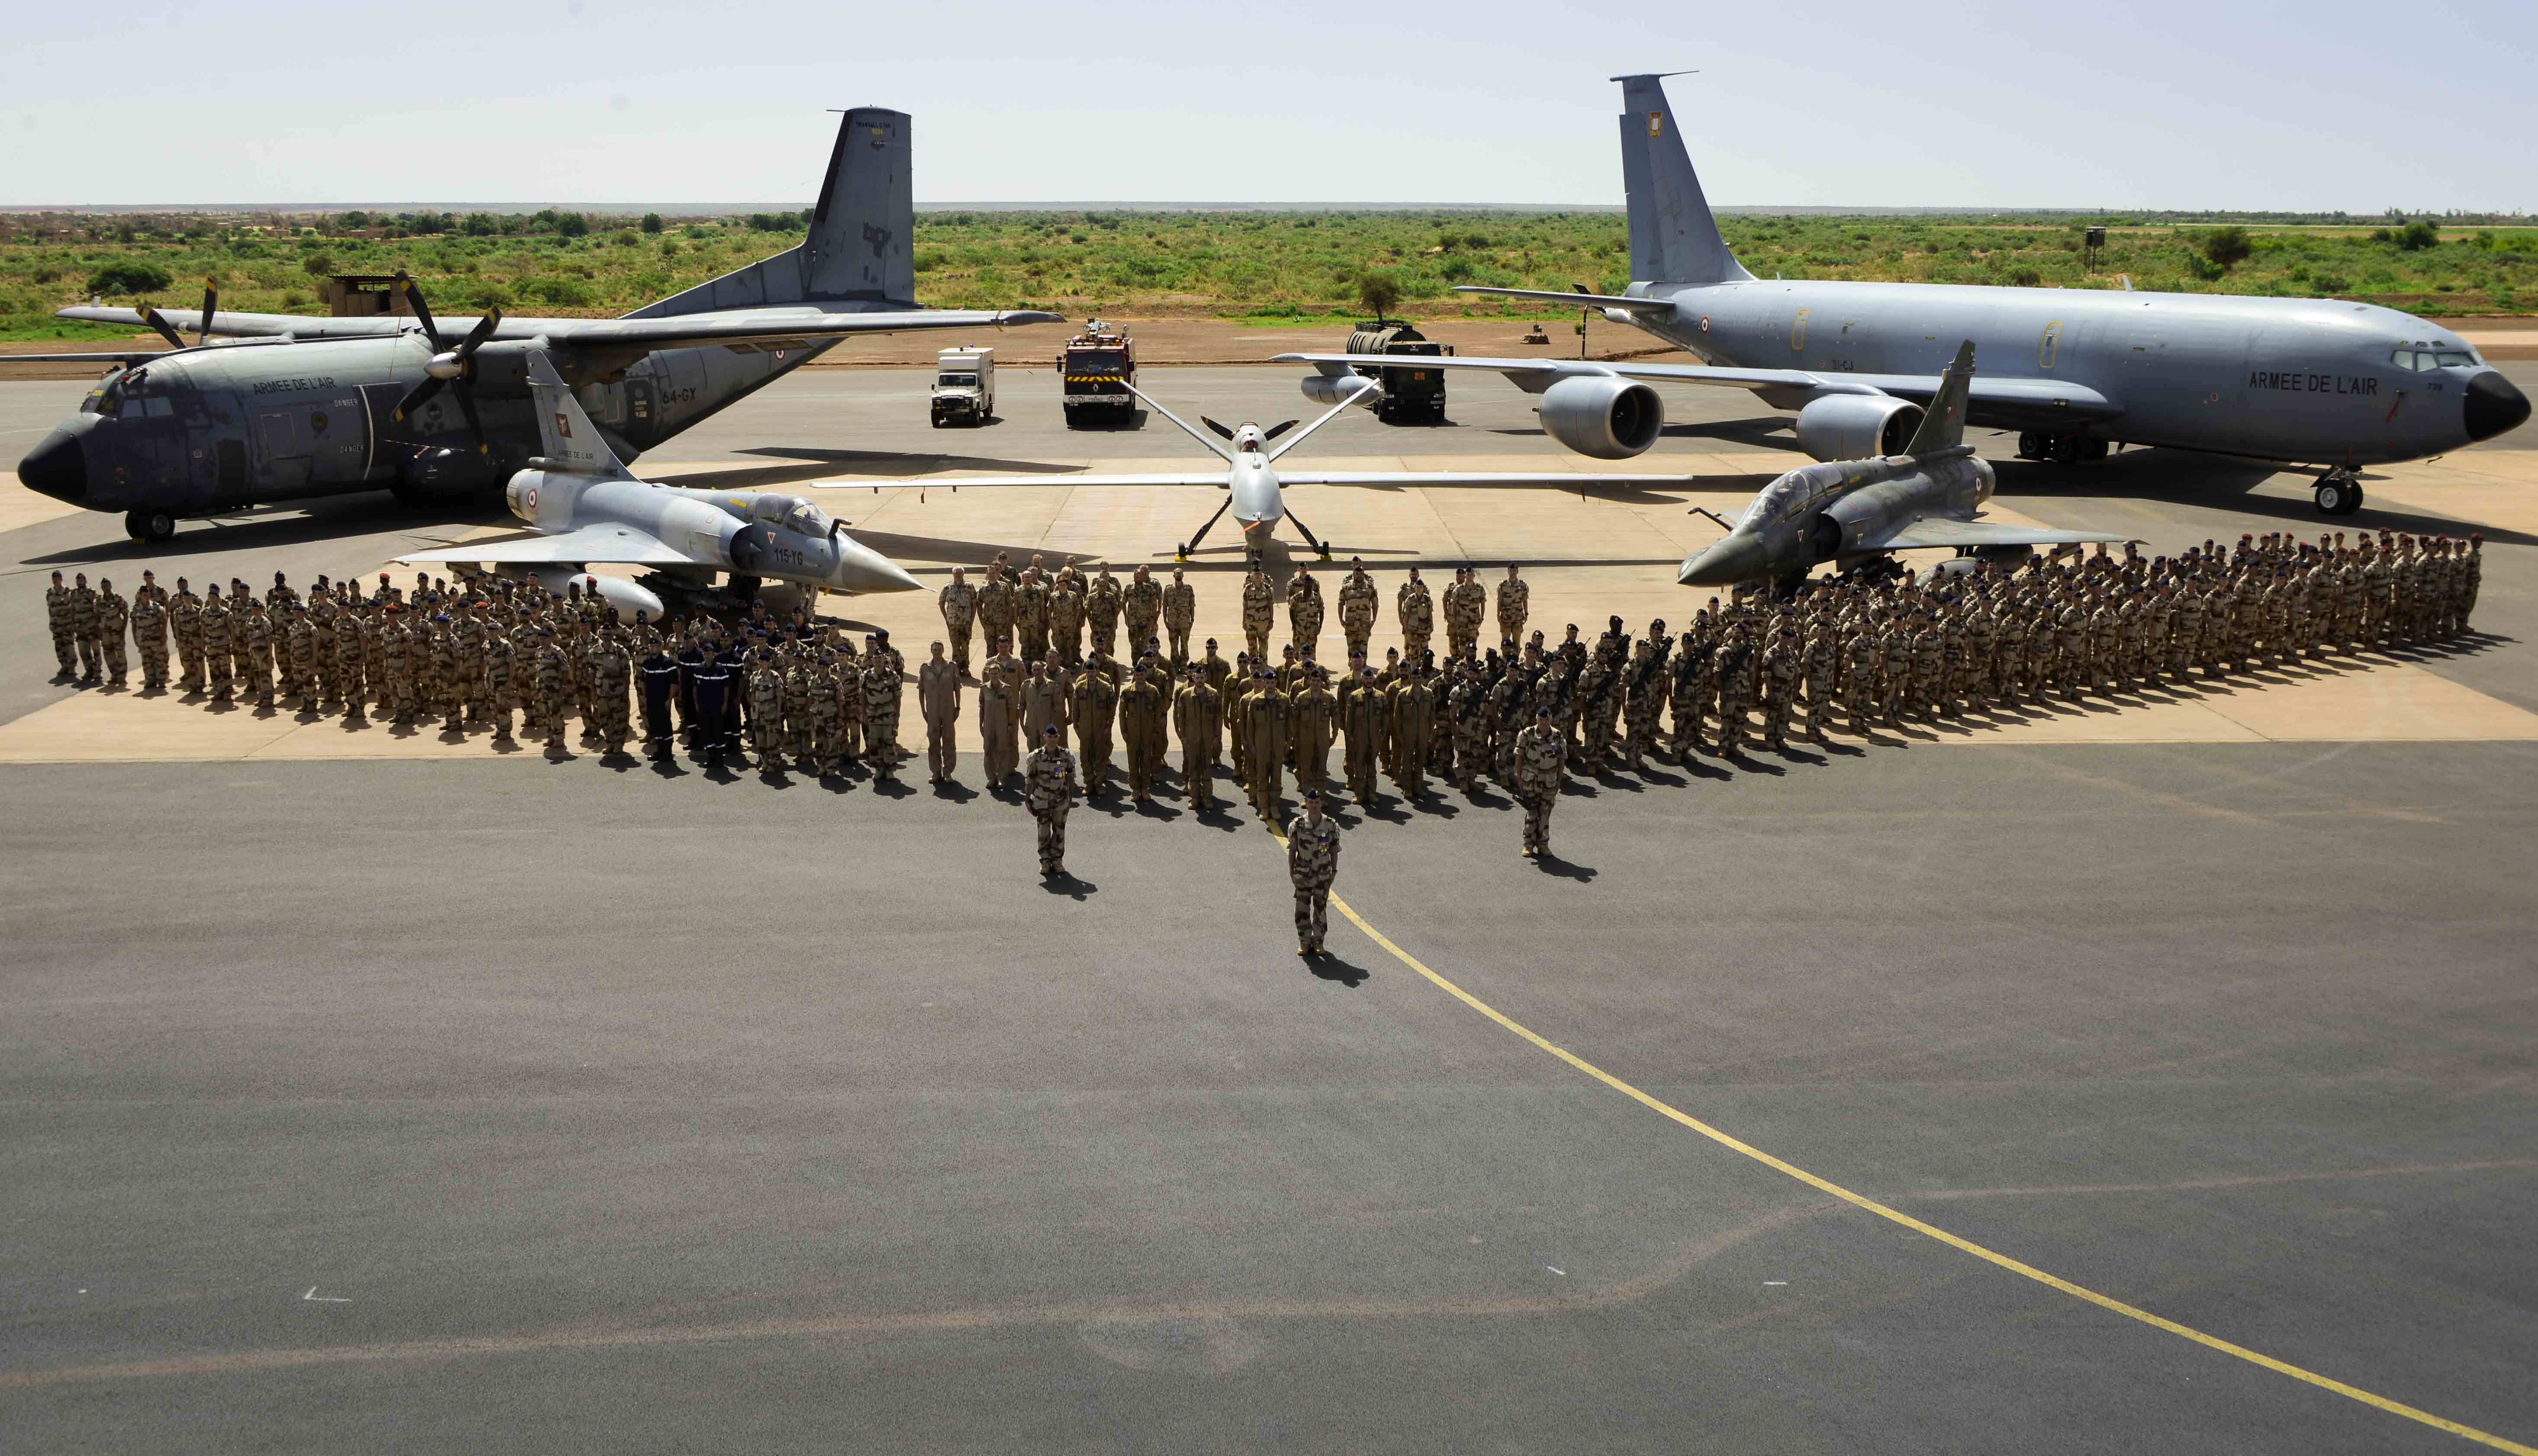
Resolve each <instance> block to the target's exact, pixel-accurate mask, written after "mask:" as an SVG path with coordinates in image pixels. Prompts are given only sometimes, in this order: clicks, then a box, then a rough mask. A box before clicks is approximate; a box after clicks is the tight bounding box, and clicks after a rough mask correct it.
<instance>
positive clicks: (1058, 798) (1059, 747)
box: [1023, 735, 1075, 875]
mask: <svg viewBox="0 0 2538 1456" xmlns="http://www.w3.org/2000/svg"><path fill="white" fill-rule="evenodd" d="M1023 802H1024V803H1026V804H1028V805H1029V806H1030V807H1031V812H1032V818H1033V819H1034V820H1035V821H1036V822H1037V823H1038V826H1039V872H1040V873H1041V874H1042V875H1063V874H1065V873H1066V811H1067V809H1068V808H1069V807H1070V806H1072V805H1073V804H1074V802H1075V757H1074V755H1072V754H1069V753H1068V752H1067V751H1066V748H1065V745H1063V744H1061V743H1059V742H1058V741H1057V739H1056V737H1055V736H1053V735H1052V736H1048V737H1043V738H1042V739H1041V740H1040V746H1039V747H1038V748H1036V749H1034V750H1033V751H1032V756H1031V757H1030V758H1028V759H1026V760H1024V761H1023Z"/></svg>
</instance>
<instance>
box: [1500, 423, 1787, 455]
mask: <svg viewBox="0 0 2538 1456" xmlns="http://www.w3.org/2000/svg"><path fill="white" fill-rule="evenodd" d="M1796 428H1797V427H1796V424H1795V422H1793V421H1791V420H1790V419H1788V418H1787V417H1786V416H1781V415H1757V416H1755V417H1754V418H1753V419H1750V420H1691V421H1684V422H1681V423H1678V424H1674V425H1668V426H1666V427H1664V428H1663V429H1661V430H1658V431H1657V435H1658V437H1659V438H1661V439H1715V440H1725V441H1727V442H1728V443H1729V444H1736V445H1750V446H1752V447H1753V448H1755V449H1758V450H1788V451H1790V452H1792V453H1795V452H1796V450H1797V448H1798V442H1797V435H1796V433H1795V431H1796ZM1549 432H1550V431H1548V430H1544V429H1543V428H1542V427H1541V426H1539V425H1504V426H1500V427H1498V428H1496V429H1493V430H1491V431H1490V433H1492V434H1506V435H1532V436H1534V437H1536V438H1540V437H1542V436H1543V435H1545V434H1548V433H1549Z"/></svg>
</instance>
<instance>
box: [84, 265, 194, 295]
mask: <svg viewBox="0 0 2538 1456" xmlns="http://www.w3.org/2000/svg"><path fill="white" fill-rule="evenodd" d="M173 282H175V280H174V279H173V278H171V277H169V276H168V273H167V269H165V268H162V267H160V266H159V265H158V264H156V263H145V262H142V261H141V260H140V259H138V258H123V259H120V260H118V261H115V262H112V263H108V264H106V265H105V266H104V267H102V268H100V269H99V270H97V272H95V273H93V274H90V275H89V280H88V291H89V292H90V293H92V294H155V293H157V292H159V291H160V290H161V289H164V288H166V287H167V286H168V285H169V284H171V283H173Z"/></svg>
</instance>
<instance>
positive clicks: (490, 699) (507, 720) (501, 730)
mask: <svg viewBox="0 0 2538 1456" xmlns="http://www.w3.org/2000/svg"><path fill="white" fill-rule="evenodd" d="M394 630H395V626H394V623H393V620H391V623H390V625H389V626H388V627H387V628H384V629H381V631H380V634H379V636H380V644H381V647H382V649H384V648H385V645H386V642H387V636H388V633H389V632H391V631H394ZM380 667H381V668H382V670H383V671H382V676H383V677H387V678H392V677H393V675H394V669H393V668H392V667H390V666H389V665H388V664H386V663H384V662H382V663H381V664H380ZM519 667H520V664H519V650H518V649H517V648H515V647H513V646H512V645H511V638H510V634H509V633H507V632H504V631H501V630H500V629H494V630H489V631H487V632H486V633H485V702H486V706H487V710H488V712H489V713H490V714H491V716H492V718H493V721H494V741H495V742H496V743H509V742H510V741H511V699H512V697H513V696H514V695H516V694H517V692H518V690H519V682H518V678H519ZM382 691H383V692H385V693H387V694H389V695H391V700H394V695H396V694H397V689H396V687H395V685H394V683H393V682H386V683H383V684H382Z"/></svg>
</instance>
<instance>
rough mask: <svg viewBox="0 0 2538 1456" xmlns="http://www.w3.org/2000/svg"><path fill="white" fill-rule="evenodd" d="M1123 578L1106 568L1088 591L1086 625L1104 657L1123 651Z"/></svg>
mask: <svg viewBox="0 0 2538 1456" xmlns="http://www.w3.org/2000/svg"><path fill="white" fill-rule="evenodd" d="M1119 607H1120V592H1119V578H1118V577H1116V576H1113V575H1111V574H1110V568H1109V567H1108V566H1106V565H1105V566H1103V567H1102V571H1101V574H1100V575H1097V576H1095V577H1094V578H1093V584H1092V585H1091V586H1088V587H1086V588H1085V589H1084V625H1085V627H1086V628H1087V629H1089V630H1090V632H1091V634H1092V638H1093V650H1094V651H1096V652H1099V653H1101V654H1102V656H1104V657H1108V656H1110V655H1111V654H1112V653H1114V652H1116V651H1118V650H1119ZM1033 660H1034V661H1037V660H1038V659H1037V658H1034V659H1033ZM1067 665H1068V666H1069V667H1072V666H1074V664H1073V663H1071V662H1070V663H1068V664H1067Z"/></svg>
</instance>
